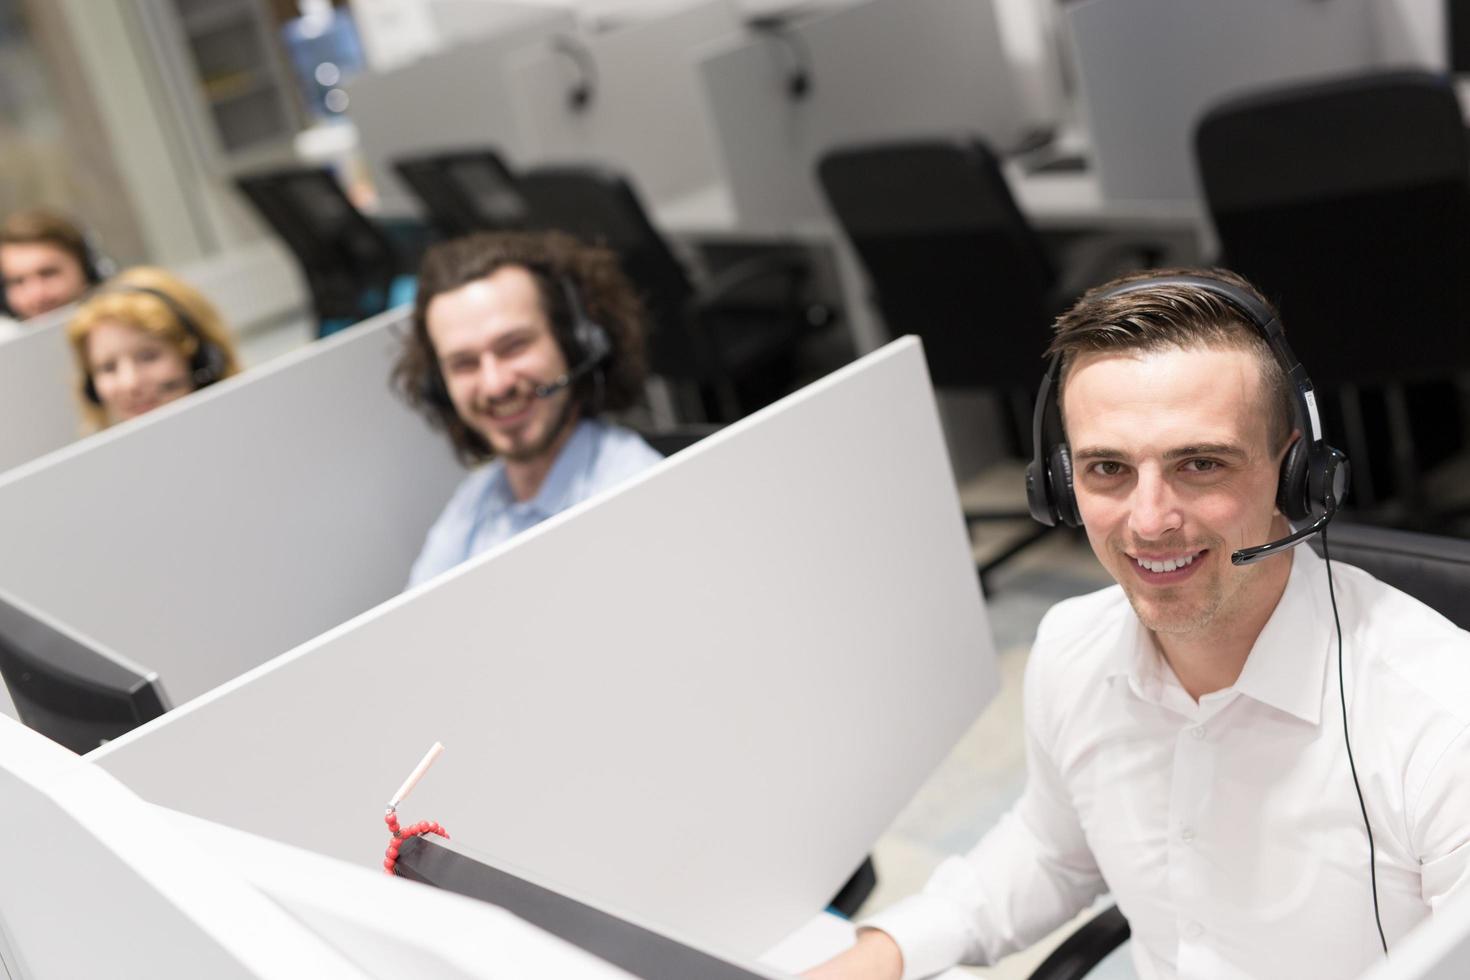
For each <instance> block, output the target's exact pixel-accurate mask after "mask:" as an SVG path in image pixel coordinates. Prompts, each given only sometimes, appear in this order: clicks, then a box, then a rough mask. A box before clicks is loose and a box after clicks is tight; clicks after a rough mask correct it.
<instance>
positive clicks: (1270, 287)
mask: <svg viewBox="0 0 1470 980" xmlns="http://www.w3.org/2000/svg"><path fill="white" fill-rule="evenodd" d="M1195 151H1196V157H1197V161H1198V164H1199V169H1200V176H1201V180H1202V182H1203V186H1204V190H1205V195H1206V197H1207V199H1208V203H1209V209H1210V213H1211V215H1212V216H1213V218H1214V222H1215V227H1216V229H1217V231H1218V232H1219V237H1220V244H1221V247H1222V249H1223V252H1224V262H1225V264H1226V265H1228V266H1229V267H1230V268H1232V269H1235V270H1236V271H1238V272H1240V273H1241V274H1242V275H1244V276H1246V277H1247V278H1248V279H1250V280H1251V281H1252V282H1254V283H1255V284H1256V285H1257V286H1259V287H1260V288H1261V290H1262V291H1263V292H1264V293H1265V294H1266V295H1267V296H1268V297H1269V298H1271V299H1273V300H1275V301H1276V302H1277V303H1278V304H1279V306H1280V309H1281V314H1282V322H1283V323H1284V324H1285V325H1286V328H1287V331H1288V336H1289V337H1291V338H1292V346H1293V347H1294V348H1295V349H1296V352H1297V353H1298V354H1299V355H1300V356H1301V357H1302V359H1303V361H1304V362H1305V363H1307V364H1308V365H1310V366H1311V370H1312V376H1313V379H1314V380H1315V381H1316V382H1317V383H1318V384H1323V383H1325V384H1335V383H1341V382H1366V383H1373V382H1383V381H1395V380H1410V379H1414V378H1433V377H1445V376H1448V375H1450V374H1452V373H1454V372H1455V371H1457V370H1463V369H1464V368H1466V367H1470V277H1467V276H1466V275H1465V270H1466V269H1467V268H1470V147H1467V142H1466V135H1465V127H1464V123H1463V121H1462V119H1461V114H1460V105H1459V102H1458V101H1457V99H1456V98H1455V93H1454V90H1453V88H1452V87H1451V84H1450V82H1449V81H1448V79H1446V78H1443V77H1440V76H1435V75H1430V74H1427V73H1423V72H1405V71H1399V72H1387V73H1378V74H1374V75H1369V76H1361V77H1353V78H1348V79H1342V80H1335V81H1330V82H1319V83H1313V84H1307V85H1297V86H1291V87H1288V88H1282V89H1275V90H1272V91H1270V92H1266V93H1262V94H1257V95H1251V96H1246V97H1242V98H1238V99H1233V100H1230V101H1228V102H1225V103H1223V104H1221V105H1219V106H1218V107H1216V108H1214V109H1213V110H1211V111H1210V112H1208V113H1207V114H1206V115H1205V116H1204V118H1203V120H1202V121H1201V122H1200V124H1199V128H1198V130H1197V132H1196V134H1195Z"/></svg>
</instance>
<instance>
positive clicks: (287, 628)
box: [0, 309, 462, 704]
mask: <svg viewBox="0 0 1470 980" xmlns="http://www.w3.org/2000/svg"><path fill="white" fill-rule="evenodd" d="M406 318H407V311H406V310H403V309H400V310H395V311H390V312H389V313H385V314H383V315H382V316H380V317H377V318H375V319H373V320H370V321H366V322H365V323H363V324H360V325H358V326H357V327H355V328H354V329H352V330H348V331H344V332H343V333H342V335H341V336H340V337H332V338H328V339H327V340H323V341H319V342H317V343H315V344H313V345H311V346H310V347H308V348H305V349H303V350H300V351H298V352H296V353H294V354H290V355H286V356H283V357H281V358H278V359H277V360H276V361H274V362H272V363H271V364H269V365H266V366H265V367H262V368H259V369H257V370H255V371H251V372H250V373H248V374H244V375H240V376H239V377H236V378H231V379H228V380H226V381H222V382H220V383H219V384H216V385H213V386H211V387H209V388H208V389H205V390H204V391H201V392H199V393H197V394H195V395H193V396H191V397H190V398H188V399H184V400H181V401H178V402H174V403H171V404H169V405H165V406H163V407H162V408H159V409H157V410H155V411H153V412H150V413H149V414H148V415H146V416H143V417H142V418H139V419H135V420H133V421H130V422H127V423H124V424H122V425H118V426H115V427H113V428H111V429H108V430H107V431H105V432H102V433H99V434H97V435H95V436H92V437H91V438H89V439H86V440H83V441H81V442H78V443H76V444H74V445H72V446H69V447H66V448H64V449H61V450H59V451H57V452H54V453H52V454H50V455H48V456H46V457H44V458H43V459H40V460H35V461H33V462H32V463H29V464H26V465H23V466H20V467H18V468H16V469H13V470H11V471H10V472H9V473H7V474H5V475H4V476H3V477H0V541H3V542H4V543H5V544H4V552H5V559H4V561H3V562H0V590H4V591H5V592H7V593H9V594H11V595H13V596H14V597H16V598H17V599H19V600H22V601H23V602H25V603H26V604H27V605H28V606H30V607H33V608H35V609H37V610H39V611H40V612H42V613H45V614H46V615H47V616H49V617H51V618H52V619H54V620H55V621H57V622H59V623H61V624H63V625H65V626H66V627H68V628H69V629H72V630H74V631H76V632H77V633H79V634H81V635H83V636H86V637H89V638H90V639H91V640H93V641H95V642H97V643H99V644H101V645H102V646H105V647H106V648H108V649H110V650H112V651H114V652H116V653H118V654H120V655H122V656H124V657H127V658H128V659H130V660H132V661H134V662H137V663H139V664H142V665H144V666H145V667H147V668H149V669H151V670H154V671H156V672H157V673H158V675H159V677H160V679H161V680H162V682H163V686H164V689H165V690H166V691H167V692H168V693H169V695H170V697H171V699H172V700H173V702H174V703H175V704H179V703H182V702H184V701H187V700H188V699H189V698H191V697H194V696H196V695H198V694H202V693H204V692H205V691H207V690H209V689H210V688H212V687H215V686H216V685H218V684H220V683H223V682H224V681H227V680H230V679H231V678H234V677H237V676H239V675H240V674H241V673H243V672H244V671H246V670H248V669H249V668H251V667H254V666H256V665H257V664H260V663H263V662H264V661H266V660H268V659H269V658H271V657H273V656H275V655H276V654H279V653H281V652H282V651H285V650H289V649H290V648H292V647H294V646H296V645H297V644H299V643H301V642H303V641H305V640H308V639H310V638H311V637H313V636H316V635H317V634H319V633H321V632H322V631H323V630H325V629H328V628H329V627H332V626H335V625H337V624H338V623H341V622H343V621H345V620H347V619H349V618H351V617H352V616H354V615H356V614H358V613H360V612H362V611H363V610H365V609H369V608H371V607H372V606H374V605H376V604H377V603H379V602H381V601H383V600H384V599H386V598H388V597H390V596H392V595H394V594H395V593H396V592H397V591H398V590H399V589H401V588H402V586H403V584H404V582H405V581H406V580H407V577H408V569H409V566H410V564H411V563H412V561H413V557H414V555H415V554H416V553H417V551H418V549H419V547H420V545H421V544H422V541H423V537H424V534H425V532H426V531H427V529H428V527H429V524H430V523H431V522H432V520H433V518H434V516H435V514H436V513H437V512H438V511H439V509H440V508H442V507H443V505H444V502H445V501H446V500H447V499H448V498H449V495H450V493H451V492H452V491H453V488H454V486H455V484H456V482H457V480H458V479H459V478H460V477H461V475H462V471H461V469H460V468H459V466H458V465H457V464H456V463H455V462H454V459H453V456H452V454H451V452H450V449H449V444H448V441H447V440H446V439H444V438H443V437H442V436H441V435H438V434H437V433H434V432H432V431H431V430H430V429H429V427H428V425H427V424H426V423H425V422H424V421H423V420H422V419H421V418H419V417H417V416H416V415H415V414H414V413H413V412H411V411H410V410H409V409H408V407H407V406H406V405H405V404H403V402H402V401H401V400H400V399H399V398H398V396H397V395H395V394H394V393H393V392H392V391H391V390H390V388H389V379H388V375H389V372H390V370H391V367H392V364H393V361H394V359H395V357H396V353H397V350H398V348H399V344H400V340H399V331H400V330H401V329H402V328H403V327H404V326H405V321H406Z"/></svg>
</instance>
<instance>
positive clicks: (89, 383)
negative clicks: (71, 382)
mask: <svg viewBox="0 0 1470 980" xmlns="http://www.w3.org/2000/svg"><path fill="white" fill-rule="evenodd" d="M82 397H83V398H85V399H87V401H89V402H91V403H92V404H93V405H96V406H98V407H101V405H102V399H101V398H100V397H98V395H97V383H96V382H95V381H93V380H92V376H91V375H90V374H89V375H87V376H86V378H85V379H83V381H82Z"/></svg>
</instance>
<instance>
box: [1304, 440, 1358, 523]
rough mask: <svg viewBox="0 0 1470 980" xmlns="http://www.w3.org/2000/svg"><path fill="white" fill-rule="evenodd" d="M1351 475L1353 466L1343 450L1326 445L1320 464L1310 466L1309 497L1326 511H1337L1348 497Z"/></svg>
mask: <svg viewBox="0 0 1470 980" xmlns="http://www.w3.org/2000/svg"><path fill="white" fill-rule="evenodd" d="M1351 476H1352V467H1351V466H1350V465H1349V464H1348V458H1347V456H1346V455H1345V454H1344V453H1343V451H1342V450H1341V449H1335V448H1333V447H1332V446H1327V445H1324V446H1323V447H1322V453H1321V456H1320V462H1319V463H1318V465H1316V466H1309V467H1308V474H1307V494H1308V497H1307V499H1308V500H1310V501H1313V502H1316V503H1317V504H1318V506H1320V507H1321V508H1322V509H1323V510H1324V511H1327V510H1331V511H1333V512H1336V510H1337V509H1338V508H1339V507H1341V506H1342V502H1343V499H1344V498H1346V497H1347V492H1348V486H1349V484H1350V483H1351V482H1352V480H1351Z"/></svg>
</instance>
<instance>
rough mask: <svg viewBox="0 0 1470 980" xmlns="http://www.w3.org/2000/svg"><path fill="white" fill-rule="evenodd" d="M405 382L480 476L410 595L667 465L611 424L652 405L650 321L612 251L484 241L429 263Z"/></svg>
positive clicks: (442, 522)
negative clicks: (609, 415)
mask: <svg viewBox="0 0 1470 980" xmlns="http://www.w3.org/2000/svg"><path fill="white" fill-rule="evenodd" d="M395 376H396V378H397V380H398V383H399V385H400V388H401V389H402V391H403V392H404V394H405V395H406V396H407V397H408V399H409V401H410V402H411V403H412V404H414V405H416V406H418V407H420V408H421V409H422V410H423V411H424V412H425V414H426V415H427V416H428V418H429V420H430V421H431V422H432V423H433V424H435V425H436V426H438V427H439V428H442V429H443V430H444V431H445V432H446V433H448V435H449V439H450V442H451V443H453V445H454V448H455V451H456V452H457V453H458V455H459V458H460V460H461V461H462V462H464V463H465V464H466V465H467V466H472V467H475V468H474V469H472V471H471V472H470V474H469V475H468V476H466V477H465V479H464V481H463V482H462V483H461V484H460V486H459V488H458V489H457V490H456V491H455V493H454V496H453V497H452V498H451V499H450V501H449V503H448V504H447V505H446V506H445V508H444V512H443V513H442V514H441V515H440V516H439V518H438V519H437V520H436V521H435V522H434V526H433V527H432V528H430V530H429V534H428V537H427V539H426V540H425V542H424V547H423V550H422V551H421V552H420V554H419V557H418V559H417V560H416V561H415V562H414V565H413V569H412V571H411V573H410V578H409V584H410V585H417V584H418V583H420V582H423V581H426V580H428V579H430V578H432V577H434V576H435V575H437V574H439V573H440V572H442V571H445V570H446V569H449V568H452V567H454V566H455V565H458V564H459V563H460V562H463V561H465V560H467V559H469V558H470V557H471V556H473V555H476V554H479V553H480V552H482V551H485V550H487V549H489V548H491V547H494V546H495V545H497V544H499V543H501V542H502V541H505V540H507V539H509V538H511V537H513V536H514V535H516V534H519V533H520V532H521V531H524V530H526V529H527V528H529V527H532V526H534V525H536V524H538V523H540V522H541V521H543V520H545V519H546V518H548V517H550V516H552V515H553V514H556V513H559V512H560V511H562V510H565V509H566V508H568V507H570V506H572V505H573V504H575V503H578V502H580V501H582V500H585V499H586V498H588V497H590V496H592V495H593V494H595V493H597V492H599V491H601V490H603V489H606V488H608V487H611V486H614V485H616V484H617V483H620V482H622V481H623V480H625V479H627V478H628V477H630V476H632V475H633V474H635V473H638V472H641V471H642V470H644V469H647V468H648V467H650V466H652V465H653V464H654V463H656V462H658V461H659V460H660V459H661V458H662V457H661V456H659V454H658V453H657V452H655V451H654V450H653V449H652V448H651V447H650V446H649V445H648V444H647V443H646V442H644V441H643V440H642V439H641V438H640V437H639V436H638V435H637V434H636V433H634V432H631V431H629V430H628V429H624V428H621V427H620V426H617V425H614V424H612V423H610V422H606V421H604V420H602V419H601V418H599V416H600V415H601V413H603V412H604V411H617V410H620V409H626V408H629V407H631V406H633V405H634V404H636V403H637V402H638V401H639V400H640V399H641V398H642V395H643V378H644V359H643V310H642V307H641V305H640V304H639V302H638V299H637V297H636V295H635V294H634V292H633V289H632V287H631V285H630V284H629V283H628V281H627V280H626V279H625V278H624V277H623V274H622V272H621V271H620V270H619V268H618V263H617V258H616V257H615V256H614V255H613V254H612V253H611V252H609V251H608V250H606V249H602V248H594V247H591V246H586V245H582V244H581V243H579V242H577V241H576V240H575V239H573V238H571V237H569V236H567V235H563V234H559V233H555V232H550V233H541V234H532V233H513V234H478V235H470V236H468V237H466V238H461V239H457V240H455V241H451V242H445V243H444V244H441V245H437V246H435V247H434V248H432V249H430V250H429V252H428V254H427V255H425V257H424V262H423V267H422V269H421V270H420V273H419V283H418V296H417V299H416V301H415V306H414V323H413V331H412V333H411V335H410V336H409V338H408V341H407V343H406V345H405V347H404V352H403V356H402V358H401V359H400V361H399V364H398V366H397V369H396V372H395Z"/></svg>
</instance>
